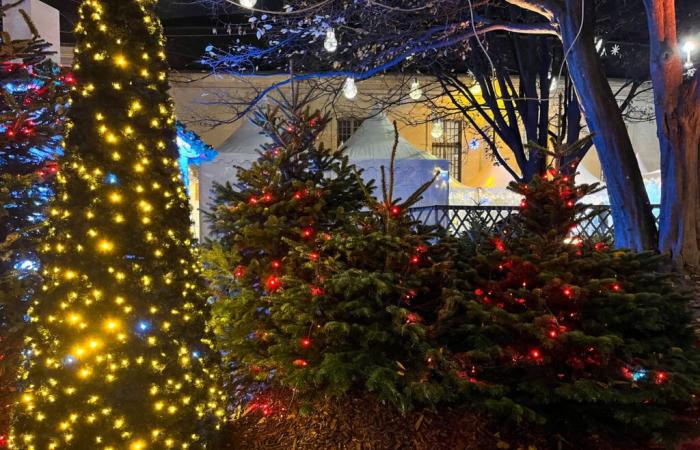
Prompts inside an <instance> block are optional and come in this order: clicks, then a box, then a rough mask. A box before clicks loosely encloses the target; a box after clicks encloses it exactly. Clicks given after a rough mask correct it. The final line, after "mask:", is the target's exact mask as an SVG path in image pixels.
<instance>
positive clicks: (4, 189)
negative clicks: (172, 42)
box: [0, 5, 71, 447]
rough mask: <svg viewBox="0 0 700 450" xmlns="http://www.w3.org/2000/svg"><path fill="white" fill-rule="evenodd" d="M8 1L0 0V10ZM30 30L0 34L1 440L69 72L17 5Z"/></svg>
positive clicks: (33, 281)
mask: <svg viewBox="0 0 700 450" xmlns="http://www.w3.org/2000/svg"><path fill="white" fill-rule="evenodd" d="M12 7H14V6H12V5H5V6H2V7H0V16H2V15H4V14H5V13H6V11H8V10H9V9H10V8H12ZM20 13H21V14H22V15H23V17H24V20H25V21H26V23H27V26H28V27H29V29H30V31H31V32H32V37H31V38H28V39H13V38H12V36H9V35H7V34H4V35H3V36H2V38H1V39H2V46H1V47H0V205H2V209H1V210H0V447H2V446H3V442H6V439H7V433H8V431H9V430H8V428H9V418H10V407H11V406H12V403H13V402H14V395H15V393H16V390H17V388H16V382H15V381H16V377H17V368H18V366H19V360H20V351H21V348H22V341H23V337H24V331H25V325H26V323H25V321H24V315H25V314H26V311H27V306H28V301H29V299H30V298H31V295H32V294H33V292H34V290H35V289H36V287H37V284H38V283H39V279H38V276H37V275H38V273H37V270H38V261H37V257H36V254H35V252H34V244H35V240H36V238H37V237H38V234H39V231H40V229H41V222H42V218H41V212H42V208H43V206H44V203H45V202H46V200H47V199H48V196H49V192H50V184H51V181H52V180H53V175H54V174H55V172H56V170H57V166H56V164H55V161H54V160H53V156H54V153H55V152H56V151H57V149H58V146H59V141H60V134H61V128H62V115H63V110H64V105H65V103H66V102H67V93H68V86H69V84H70V81H71V77H70V76H69V75H62V74H61V73H60V70H59V68H58V66H56V65H55V64H53V63H52V62H51V61H50V60H48V59H47V56H48V55H49V52H48V50H47V49H48V47H49V44H48V43H46V42H45V41H44V40H42V39H41V37H39V35H38V31H37V30H36V29H35V28H34V25H33V24H32V22H31V20H30V19H29V17H27V16H26V14H24V11H20Z"/></svg>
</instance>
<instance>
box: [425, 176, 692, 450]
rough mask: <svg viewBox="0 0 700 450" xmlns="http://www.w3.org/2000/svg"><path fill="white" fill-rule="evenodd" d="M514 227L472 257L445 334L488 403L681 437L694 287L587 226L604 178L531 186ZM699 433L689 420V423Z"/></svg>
mask: <svg viewBox="0 0 700 450" xmlns="http://www.w3.org/2000/svg"><path fill="white" fill-rule="evenodd" d="M511 189H512V190H513V191H515V192H517V193H519V194H521V195H522V196H523V201H522V203H521V206H520V211H519V214H518V215H517V216H516V218H515V220H514V223H513V224H512V225H511V226H510V227H509V229H508V231H509V233H508V234H507V235H506V237H502V236H493V237H490V239H489V240H488V242H486V243H484V244H482V245H480V246H478V250H477V251H476V253H475V254H472V255H470V256H468V257H466V258H463V259H462V261H461V262H460V268H461V270H462V271H463V272H462V273H463V274H464V281H465V282H464V285H463V286H462V289H463V292H466V293H467V294H466V296H465V298H464V299H463V301H462V302H461V303H460V306H459V307H458V308H457V311H454V310H453V314H451V315H447V318H446V319H445V320H444V322H442V323H441V326H440V327H439V328H440V332H439V333H438V334H439V335H440V339H441V340H442V342H443V343H444V345H447V346H448V347H449V348H450V350H451V351H452V352H453V357H454V359H455V360H456V361H458V362H459V364H460V365H461V366H462V370H463V371H464V373H465V374H466V375H468V376H469V377H471V378H472V379H473V381H474V383H475V384H482V385H483V386H487V387H489V388H490V389H494V390H497V391H500V395H499V396H497V397H493V398H487V399H485V404H486V406H487V407H488V409H489V410H490V411H491V412H492V413H495V414H497V415H499V416H505V417H507V418H509V419H512V420H514V421H523V420H531V421H535V422H539V423H542V424H544V425H545V427H546V428H547V429H548V430H550V431H551V432H552V433H553V434H554V433H557V434H560V435H564V436H568V437H570V438H571V437H575V438H580V437H582V436H589V435H591V434H595V433H599V434H603V435H606V436H608V437H609V438H611V439H612V440H615V439H619V440H620V441H625V443H628V442H632V441H633V440H634V439H640V440H642V441H644V440H646V439H649V438H657V439H660V440H663V439H668V440H674V439H677V438H679V436H680V431H679V430H678V429H675V428H674V424H677V420H678V419H679V417H682V415H683V414H684V413H685V412H687V411H688V409H689V408H690V407H691V406H692V405H693V403H694V396H695V395H696V394H697V392H698V389H699V388H700V353H699V352H698V350H697V348H696V347H695V340H696V338H695V334H694V332H693V330H692V328H691V314H690V310H689V297H688V295H686V294H685V293H684V291H683V289H682V287H681V286H680V285H679V282H678V280H677V279H676V278H675V277H674V276H673V275H672V274H669V273H667V272H665V271H664V269H665V264H666V263H667V261H665V259H664V257H662V256H659V255H656V254H654V253H651V252H647V253H633V252H630V251H628V250H619V249H613V248H610V247H609V246H608V245H607V244H606V243H605V242H592V241H588V240H586V239H585V238H582V237H580V236H577V234H576V233H577V232H576V230H577V229H578V227H579V226H581V224H582V223H586V221H587V219H588V216H587V214H589V213H590V209H589V208H588V207H587V206H586V205H584V204H582V203H580V200H581V199H582V198H583V197H584V196H585V195H587V194H589V193H591V192H593V191H595V190H596V187H595V186H589V185H579V186H577V185H575V183H574V180H573V178H572V177H570V176H567V175H564V174H562V173H560V172H558V171H556V170H551V171H550V172H549V173H548V174H547V175H546V176H543V177H536V178H535V179H534V180H533V181H532V182H531V183H530V184H515V183H514V184H512V185H511ZM686 431H688V430H686Z"/></svg>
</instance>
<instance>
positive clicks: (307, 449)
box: [221, 392, 700, 450]
mask: <svg viewBox="0 0 700 450" xmlns="http://www.w3.org/2000/svg"><path fill="white" fill-rule="evenodd" d="M298 408H299V405H298V404H297V403H295V402H294V400H293V398H292V396H291V395H290V394H287V393H284V392H274V393H272V394H269V395H267V397H265V399H264V400H262V401H259V400H258V401H256V402H253V406H252V407H249V408H248V410H247V411H246V414H244V415H243V416H242V417H240V418H238V419H237V420H234V421H233V422H231V423H230V424H229V425H228V427H227V429H226V431H225V433H224V436H225V439H224V440H225V441H226V443H224V444H223V446H222V447H221V450H491V449H506V450H507V449H510V450H549V449H553V450H572V449H575V450H584V449H590V450H652V449H659V448H660V447H648V446H644V445H640V444H639V443H628V444H627V445H619V444H618V445H613V444H610V443H608V442H605V441H604V440H603V439H600V438H597V437H595V436H589V437H588V438H587V439H586V440H578V441H576V442H572V441H571V440H562V439H559V438H558V437H554V436H545V435H543V434H542V433H539V432H538V431H536V430H532V429H514V427H513V425H512V424H508V425H505V424H501V426H499V424H497V423H494V422H493V421H491V420H489V419H487V418H485V417H483V416H480V415H478V414H475V413H474V412H473V411H469V409H468V408H466V407H464V408H443V409H441V410H440V411H423V412H412V413H408V414H405V415H404V414H401V413H400V412H398V411H396V410H395V409H394V408H391V407H389V406H385V405H382V404H380V403H378V402H376V401H375V400H373V399H372V398H370V397H362V398H343V399H336V400H334V401H329V402H326V403H325V404H322V405H317V406H316V407H315V408H314V410H313V411H312V412H311V413H308V414H305V415H303V414H299V412H298ZM504 430H509V431H504ZM682 450H700V445H699V446H688V447H683V448H682Z"/></svg>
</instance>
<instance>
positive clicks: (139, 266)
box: [11, 0, 223, 450]
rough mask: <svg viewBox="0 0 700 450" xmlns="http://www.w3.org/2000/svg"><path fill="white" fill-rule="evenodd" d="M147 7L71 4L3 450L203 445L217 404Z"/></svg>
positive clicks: (147, 3) (151, 0) (92, 1)
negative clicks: (14, 401)
mask: <svg viewBox="0 0 700 450" xmlns="http://www.w3.org/2000/svg"><path fill="white" fill-rule="evenodd" d="M155 3H156V0H84V1H83V3H82V5H81V7H80V23H79V24H78V26H77V28H76V34H77V44H76V64H75V67H74V76H75V78H76V80H77V85H76V87H75V91H74V95H73V102H72V106H71V108H70V113H69V118H70V125H69V131H68V136H67V138H66V142H65V155H66V156H65V158H64V159H63V161H62V163H61V167H60V172H59V174H58V187H57V192H56V199H55V200H54V202H53V203H52V205H51V207H50V209H49V211H48V212H47V216H48V226H49V233H48V234H49V236H48V237H47V238H46V240H45V242H44V243H43V246H42V248H41V249H40V250H41V252H42V260H43V264H44V266H43V267H44V276H45V285H44V286H43V292H42V293H41V294H40V295H38V296H37V298H36V300H35V301H34V303H33V305H32V307H31V309H30V313H29V315H30V318H31V325H32V327H31V328H32V332H31V334H30V335H29V336H28V337H27V342H26V350H25V359H26V360H25V370H24V375H23V378H22V380H21V386H22V389H23V391H22V393H21V403H20V405H18V407H17V411H16V417H15V420H14V428H13V433H12V443H11V445H12V447H13V448H17V449H27V450H30V449H36V450H44V449H76V450H92V449H95V450H97V449H99V450H124V449H128V450H145V449H167V448H173V449H185V448H187V449H195V448H205V447H206V446H207V441H208V440H209V437H210V434H211V433H212V431H213V429H214V428H215V427H216V423H217V421H218V417H220V416H222V415H223V411H222V409H221V408H220V406H219V403H218V401H217V399H218V398H219V391H218V387H217V386H216V383H215V381H216V380H215V377H214V375H213V373H211V372H210V371H209V370H207V361H208V360H210V355H209V348H208V346H207V345H206V340H205V339H204V338H205V322H206V302H205V300H204V297H203V296H202V289H201V286H202V285H201V283H200V279H199V275H200V274H199V267H198V265H197V263H196V260H195V255H194V254H193V251H192V242H191V241H190V239H191V238H190V223H189V209H188V202H187V197H186V194H185V190H184V187H183V185H182V183H181V181H180V178H179V172H178V163H177V148H176V145H175V119H174V115H173V106H172V103H171V100H170V98H169V96H168V94H167V91H168V75H167V74H168V66H167V63H166V60H165V53H164V39H163V35H162V29H161V26H160V23H159V21H158V18H157V17H156V15H155V13H154V9H153V8H154V6H155Z"/></svg>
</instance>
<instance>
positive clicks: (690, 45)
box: [683, 39, 695, 69]
mask: <svg viewBox="0 0 700 450" xmlns="http://www.w3.org/2000/svg"><path fill="white" fill-rule="evenodd" d="M694 50H695V42H693V41H692V40H691V39H688V40H686V41H685V43H684V44H683V53H685V55H686V61H685V64H684V67H685V68H686V69H692V68H693V51H694Z"/></svg>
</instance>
